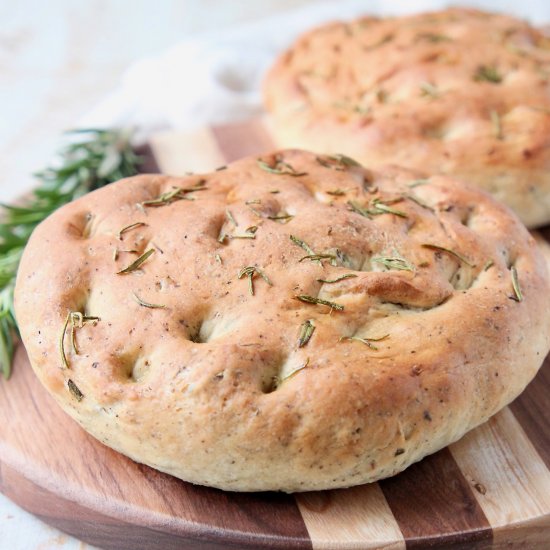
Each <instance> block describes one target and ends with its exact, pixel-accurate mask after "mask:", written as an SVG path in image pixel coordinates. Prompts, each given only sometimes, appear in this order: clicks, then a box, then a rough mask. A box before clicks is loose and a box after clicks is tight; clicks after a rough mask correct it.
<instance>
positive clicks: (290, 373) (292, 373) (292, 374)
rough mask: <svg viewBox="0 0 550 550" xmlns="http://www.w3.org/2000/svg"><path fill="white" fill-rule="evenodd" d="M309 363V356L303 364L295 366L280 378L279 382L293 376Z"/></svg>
mask: <svg viewBox="0 0 550 550" xmlns="http://www.w3.org/2000/svg"><path fill="white" fill-rule="evenodd" d="M308 365H309V357H308V358H307V359H306V362H305V363H304V364H303V365H300V366H299V367H296V368H295V369H294V370H292V371H290V372H289V373H288V374H287V375H286V376H285V377H284V378H283V379H282V380H281V382H284V381H285V380H288V379H289V378H291V377H292V376H294V375H295V374H296V373H297V372H300V371H301V370H303V369H305V368H306V367H307V366H308Z"/></svg>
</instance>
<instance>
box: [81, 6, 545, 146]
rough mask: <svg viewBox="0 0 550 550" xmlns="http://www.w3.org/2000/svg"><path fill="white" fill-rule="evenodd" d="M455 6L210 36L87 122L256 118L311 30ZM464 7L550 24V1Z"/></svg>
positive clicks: (158, 64)
mask: <svg viewBox="0 0 550 550" xmlns="http://www.w3.org/2000/svg"><path fill="white" fill-rule="evenodd" d="M452 4H454V2H448V1H441V0H416V1H415V2H411V1H408V0H394V1H392V2H389V1H386V2H384V1H383V0H370V1H368V0H367V1H365V0H344V1H338V2H337V1H333V2H319V3H317V4H311V5H307V6H306V7H303V8H300V9H297V10H295V11H293V12H290V13H284V14H281V15H277V16H273V17H271V18H269V19H265V20H262V21H260V22H256V23H253V24H248V25H243V26H239V27H233V28H228V29H221V30H219V31H216V32H209V33H205V34H202V35H199V36H196V37H194V38H191V39H188V40H186V41H184V42H182V43H180V44H178V45H176V46H174V47H173V48H171V49H169V50H168V51H166V52H164V53H161V54H160V55H156V56H151V57H148V58H145V59H143V60H141V61H139V62H137V63H135V64H134V65H132V66H131V67H130V68H129V69H128V70H127V71H126V73H125V74H124V75H123V78H122V82H121V85H120V87H119V88H118V89H117V90H115V92H114V93H113V94H111V95H110V96H109V97H108V98H106V100H105V101H103V102H102V103H101V104H100V105H98V106H97V108H96V109H94V110H93V112H91V113H90V114H89V115H88V116H86V117H85V118H84V119H83V120H82V121H81V124H82V125H83V126H87V125H91V126H111V125H133V126H136V127H137V128H139V129H140V132H141V136H142V137H145V135H146V134H147V133H148V132H150V131H152V130H155V129H158V128H164V127H173V128H179V129H188V128H192V127H198V126H205V125H209V124H219V123H224V122H230V121H234V120H239V119H245V118H247V117H252V116H254V115H255V114H257V113H259V112H260V111H261V82H262V79H263V76H264V74H265V71H266V68H268V67H269V66H270V64H271V63H272V61H273V59H274V58H275V56H276V55H277V54H278V53H279V52H280V51H282V50H283V49H284V48H285V47H287V46H288V45H290V43H291V42H292V41H293V39H294V38H295V37H296V36H297V35H298V34H299V33H301V32H303V31H305V30H306V29H309V28H311V27H312V26H314V25H317V24H320V23H322V22H324V21H327V20H331V19H335V18H338V19H346V18H350V17H353V16H355V15H358V14H360V13H369V14H376V15H388V14H403V13H410V12H415V11H416V12H417V11H423V10H431V9H438V8H442V7H445V6H448V5H452ZM463 4H466V5H470V6H475V7H481V8H486V9H493V10H497V11H498V10H501V11H507V12H509V13H513V14H516V15H518V16H520V17H523V18H526V19H529V20H530V21H531V22H533V23H535V24H544V23H545V22H549V21H550V2H548V1H547V0H523V1H522V2H517V1H516V0H484V1H483V0H480V1H477V2H463Z"/></svg>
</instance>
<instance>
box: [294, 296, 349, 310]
mask: <svg viewBox="0 0 550 550" xmlns="http://www.w3.org/2000/svg"><path fill="white" fill-rule="evenodd" d="M295 298H296V299H297V300H300V302H305V303H306V304H319V305H323V306H328V307H330V309H331V310H332V309H336V310H338V311H343V310H344V306H343V305H342V304H337V303H336V302H329V301H328V300H322V299H321V298H314V297H313V296H308V295H307V294H299V295H298V296H295Z"/></svg>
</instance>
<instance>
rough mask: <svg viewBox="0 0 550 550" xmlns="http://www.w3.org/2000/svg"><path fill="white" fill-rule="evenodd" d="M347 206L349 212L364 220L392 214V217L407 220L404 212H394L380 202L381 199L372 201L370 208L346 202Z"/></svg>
mask: <svg viewBox="0 0 550 550" xmlns="http://www.w3.org/2000/svg"><path fill="white" fill-rule="evenodd" d="M401 200H402V198H399V199H396V200H392V201H391V202H399V201H401ZM348 206H349V207H350V210H352V211H353V212H356V213H357V214H360V215H361V216H364V217H365V218H369V219H370V218H371V217H372V216H379V215H380V214H393V215H394V216H399V217H400V218H408V215H407V214H406V212H402V211H401V210H396V209H395V208H392V207H391V206H389V205H388V203H387V202H384V201H382V200H381V199H378V198H376V199H374V200H373V201H372V203H371V206H372V208H366V207H364V206H361V205H360V204H359V203H357V202H355V201H348Z"/></svg>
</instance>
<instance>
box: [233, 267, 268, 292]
mask: <svg viewBox="0 0 550 550" xmlns="http://www.w3.org/2000/svg"><path fill="white" fill-rule="evenodd" d="M256 273H257V274H258V275H260V277H261V278H262V279H263V280H264V281H265V282H266V283H267V284H268V285H269V286H273V283H272V282H271V281H270V280H269V278H268V277H267V275H266V274H265V273H264V272H263V271H262V270H261V269H260V268H259V267H256V266H255V265H249V266H246V267H243V268H242V269H241V270H240V271H239V273H238V275H237V277H238V278H239V279H242V278H243V277H248V291H249V292H250V294H251V295H252V296H254V282H253V279H254V277H255V276H256Z"/></svg>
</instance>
